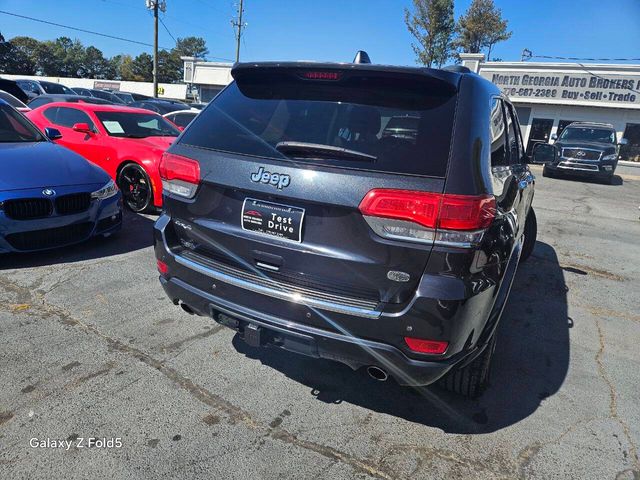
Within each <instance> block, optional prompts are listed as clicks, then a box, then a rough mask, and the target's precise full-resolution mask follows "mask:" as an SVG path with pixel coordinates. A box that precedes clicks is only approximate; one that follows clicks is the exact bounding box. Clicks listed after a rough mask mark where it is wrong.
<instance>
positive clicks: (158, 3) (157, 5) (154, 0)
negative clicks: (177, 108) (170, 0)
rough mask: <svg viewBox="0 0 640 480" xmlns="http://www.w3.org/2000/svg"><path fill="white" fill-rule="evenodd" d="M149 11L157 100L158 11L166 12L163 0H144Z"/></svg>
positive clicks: (154, 88)
mask: <svg viewBox="0 0 640 480" xmlns="http://www.w3.org/2000/svg"><path fill="white" fill-rule="evenodd" d="M146 5H147V8H148V9H149V10H153V97H154V98H158V10H160V11H162V12H166V11H167V3H166V1H165V0H146Z"/></svg>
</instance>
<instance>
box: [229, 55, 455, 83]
mask: <svg viewBox="0 0 640 480" xmlns="http://www.w3.org/2000/svg"><path fill="white" fill-rule="evenodd" d="M362 53H364V54H365V55H366V52H362ZM362 57H363V56H361V58H362ZM356 59H357V55H356ZM354 60H355V59H354ZM305 72H313V73H316V74H322V75H317V76H314V77H306V80H307V81H309V80H310V79H316V80H322V79H328V78H329V77H326V76H324V74H326V73H327V72H332V73H331V74H330V75H333V74H335V73H337V74H338V75H336V77H335V78H332V79H333V80H336V81H340V79H342V80H345V79H347V78H349V77H352V76H354V75H367V76H377V77H391V78H413V79H416V80H418V79H420V78H422V79H424V80H429V81H431V82H436V83H438V84H441V85H442V86H446V87H448V88H447V89H448V90H449V91H450V92H451V93H453V92H455V91H457V90H458V85H459V83H460V79H461V78H462V75H461V74H460V73H458V72H451V71H447V70H437V69H432V68H415V67H398V66H391V65H377V64H372V63H355V62H354V63H320V62H255V63H254V62H252V63H236V64H235V65H234V66H233V67H232V68H231V76H232V77H233V78H234V80H236V81H237V82H240V83H241V82H242V81H251V82H254V81H260V80H261V79H264V80H266V78H267V77H269V78H273V77H274V76H287V77H289V78H298V79H303V78H302V75H303V74H304V73H305Z"/></svg>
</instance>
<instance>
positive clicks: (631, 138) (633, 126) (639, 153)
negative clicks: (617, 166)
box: [620, 123, 640, 161]
mask: <svg viewBox="0 0 640 480" xmlns="http://www.w3.org/2000/svg"><path fill="white" fill-rule="evenodd" d="M622 138H626V139H627V142H628V143H627V144H626V145H623V146H621V147H620V158H622V160H633V161H640V124H638V123H627V126H626V127H625V129H624V135H622Z"/></svg>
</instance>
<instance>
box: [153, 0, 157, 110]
mask: <svg viewBox="0 0 640 480" xmlns="http://www.w3.org/2000/svg"><path fill="white" fill-rule="evenodd" d="M153 98H158V0H155V1H154V2H153Z"/></svg>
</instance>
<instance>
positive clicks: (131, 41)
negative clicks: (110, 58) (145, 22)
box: [0, 10, 170, 50]
mask: <svg viewBox="0 0 640 480" xmlns="http://www.w3.org/2000/svg"><path fill="white" fill-rule="evenodd" d="M0 13H1V14H4V15H10V16H12V17H18V18H23V19H25V20H31V21H33V22H39V23H44V24H46V25H53V26H54V27H61V28H67V29H69V30H75V31H76V32H83V33H89V34H91V35H97V36H99V37H105V38H111V39H113V40H120V41H122V42H128V43H135V44H136V45H144V46H145V47H153V45H152V44H150V43H145V42H140V41H138V40H131V39H129V38H124V37H117V36H115V35H109V34H107V33H101V32H94V31H92V30H85V29H84V28H78V27H72V26H70V25H63V24H61V23H55V22H50V21H48V20H42V19H40V18H34V17H29V16H27V15H20V14H18V13H12V12H6V11H4V10H0ZM159 48H160V49H162V50H170V49H169V48H166V47H159Z"/></svg>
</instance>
